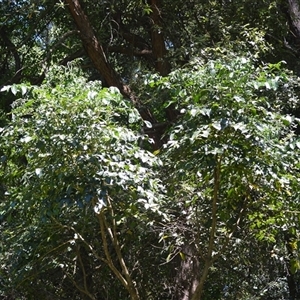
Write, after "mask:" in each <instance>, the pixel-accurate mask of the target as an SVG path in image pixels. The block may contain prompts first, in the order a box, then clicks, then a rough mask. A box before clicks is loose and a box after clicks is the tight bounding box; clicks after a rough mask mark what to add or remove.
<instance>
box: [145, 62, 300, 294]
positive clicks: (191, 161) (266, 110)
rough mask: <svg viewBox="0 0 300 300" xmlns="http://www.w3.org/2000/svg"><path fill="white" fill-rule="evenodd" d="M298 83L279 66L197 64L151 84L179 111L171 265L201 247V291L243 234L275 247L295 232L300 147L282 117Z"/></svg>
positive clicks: (171, 158)
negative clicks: (212, 270)
mask: <svg viewBox="0 0 300 300" xmlns="http://www.w3.org/2000/svg"><path fill="white" fill-rule="evenodd" d="M292 80H293V79H292V78H290V77H287V76H286V75H285V74H283V73H281V71H280V70H279V64H277V65H265V66H262V67H256V66H255V65H254V64H252V62H251V60H250V59H248V58H246V57H235V58H234V57H228V58H223V59H222V60H221V59H219V60H214V61H208V62H207V63H202V62H201V61H199V60H197V61H195V62H194V63H193V64H192V65H191V66H190V67H189V69H187V70H184V69H183V70H177V71H175V72H173V73H171V74H170V76H169V77H168V78H161V79H160V80H157V77H156V78H154V80H153V81H151V80H150V86H152V87H153V88H156V89H158V90H161V94H167V95H169V97H170V101H169V103H168V104H167V105H171V104H176V105H177V107H178V109H179V110H180V112H181V117H180V118H179V121H178V122H177V123H176V124H174V126H173V127H172V128H171V130H170V132H169V141H168V143H167V144H166V147H165V151H164V154H163V160H164V161H165V162H166V163H167V165H165V166H166V169H165V170H164V171H165V172H164V173H163V174H164V178H165V182H166V185H167V186H168V188H169V192H170V193H171V195H172V196H171V199H176V201H172V202H170V203H169V209H170V211H174V210H175V211H178V212H180V213H179V214H175V215H174V216H173V222H172V223H171V224H169V225H167V227H166V231H165V233H164V238H167V239H168V238H170V239H171V244H170V251H171V252H170V257H172V256H174V255H178V254H180V255H181V256H182V257H183V258H184V257H185V256H186V255H187V254H188V255H190V253H184V252H185V251H186V249H185V247H186V245H187V243H188V244H189V245H193V246H194V247H195V250H194V252H193V255H194V256H197V257H198V259H199V260H200V264H201V265H202V266H203V267H202V271H201V273H200V274H199V273H198V274H199V275H197V276H200V275H202V276H204V277H201V276H200V277H199V281H198V284H199V285H198V286H200V285H201V284H203V282H202V279H203V280H204V279H206V276H207V275H205V272H206V271H208V269H209V268H211V267H212V265H213V264H214V262H215V261H216V260H217V259H219V258H220V257H221V256H222V255H223V253H224V251H227V250H226V249H228V248H229V249H232V251H235V250H234V249H235V247H234V244H235V243H238V241H239V240H247V236H246V235H245V233H246V232H247V234H249V232H250V235H255V236H256V238H258V240H264V241H266V242H268V243H269V244H276V243H277V242H278V243H281V242H280V239H279V234H282V232H283V231H284V230H285V228H295V229H296V228H298V216H297V215H296V216H295V220H294V219H293V218H291V217H290V215H289V212H290V207H293V206H297V207H298V205H299V204H298V197H299V183H300V182H299V178H298V168H299V160H298V155H299V149H300V143H299V139H298V138H297V137H296V136H295V134H294V133H293V131H294V130H295V127H296V125H297V123H298V121H299V120H298V119H296V118H294V117H293V116H291V115H287V114H284V112H283V109H284V107H285V106H291V105H294V101H295V99H294V98H293V97H291V98H285V99H283V98H282V97H283V93H282V92H281V91H282V90H285V89H287V88H289V86H290V85H291V84H292ZM283 103H284V105H283ZM174 207H176V209H175V208H174ZM187 228H188V229H187ZM277 238H278V240H277ZM173 243H175V247H174V245H173ZM232 255H233V254H232V253H231V251H230V252H229V253H227V255H226V257H228V256H229V257H230V256H232ZM224 259H225V256H224ZM237 259H238V260H239V259H242V257H240V258H237ZM227 260H228V258H227ZM297 261H298V260H297ZM201 262H202V263H201ZM206 268H207V269H206ZM293 268H297V269H298V267H296V265H295V264H294V267H293ZM295 270H296V269H294V271H293V272H295ZM196 272H197V271H196ZM203 274H204V275H203ZM225 284H228V283H223V287H224V285H225ZM219 288H220V289H222V286H220V287H219ZM202 289H203V286H202V287H201V291H200V289H199V291H198V290H196V292H195V294H194V296H193V297H191V299H198V297H200V294H201V293H202ZM214 290H216V289H214ZM195 295H197V296H195ZM206 297H207V298H205V299H211V298H215V299H216V298H218V297H217V296H216V295H209V294H206Z"/></svg>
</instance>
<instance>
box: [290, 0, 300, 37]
mask: <svg viewBox="0 0 300 300" xmlns="http://www.w3.org/2000/svg"><path fill="white" fill-rule="evenodd" d="M288 10H289V16H290V21H291V25H292V26H291V27H292V30H293V33H294V34H295V36H296V37H297V38H298V39H299V38H300V7H299V1H298V0H288Z"/></svg>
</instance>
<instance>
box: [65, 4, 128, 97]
mask: <svg viewBox="0 0 300 300" xmlns="http://www.w3.org/2000/svg"><path fill="white" fill-rule="evenodd" d="M66 3H67V5H68V8H69V11H70V13H71V15H72V17H73V19H74V21H75V24H76V26H77V28H78V30H79V34H80V37H81V40H82V43H83V46H84V48H85V50H86V52H87V54H88V56H89V57H90V59H91V60H92V62H93V63H94V66H95V68H96V69H97V70H98V71H99V72H100V73H101V74H102V76H103V78H104V79H105V81H106V82H107V84H108V85H109V86H115V87H117V88H118V89H119V90H120V92H121V93H122V94H123V95H124V96H126V97H128V98H131V91H130V89H129V87H128V86H126V85H124V84H123V83H122V81H121V80H120V78H119V76H118V75H117V73H116V72H115V70H114V69H113V68H112V67H111V66H110V65H109V63H108V60H107V58H106V55H105V53H104V50H103V47H102V45H101V44H100V43H99V41H98V39H97V37H96V35H95V33H94V31H93V28H92V26H91V24H90V22H89V20H88V18H87V16H86V15H85V13H84V12H83V10H82V8H81V5H80V3H79V1H78V0H66Z"/></svg>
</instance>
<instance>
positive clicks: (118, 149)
mask: <svg viewBox="0 0 300 300" xmlns="http://www.w3.org/2000/svg"><path fill="white" fill-rule="evenodd" d="M74 73H76V70H74V69H71V70H68V69H65V68H58V69H57V68H53V70H52V71H51V72H50V73H49V79H48V80H47V81H46V82H45V83H44V84H43V85H42V86H41V87H34V86H33V87H25V86H24V85H21V86H10V87H6V88H4V89H10V90H11V91H12V92H13V93H22V95H23V96H22V98H20V99H19V100H17V101H16V102H15V104H14V109H13V111H12V122H11V123H10V124H9V125H8V126H6V127H4V128H2V132H1V152H2V157H1V169H2V171H1V182H2V184H4V187H5V201H3V202H1V219H2V225H1V227H2V237H3V239H5V240H6V242H7V245H9V247H8V248H6V250H5V252H4V255H3V257H1V260H2V263H3V265H4V268H3V270H7V272H9V273H10V274H11V275H12V274H14V275H13V277H12V278H9V279H8V280H9V281H11V282H10V283H9V281H7V282H5V285H6V284H7V286H8V287H11V288H12V290H14V289H16V290H18V287H19V286H20V287H21V291H22V293H23V295H24V296H26V297H34V296H35V297H37V296H40V295H42V293H45V294H46V290H47V293H48V292H49V293H50V291H51V293H53V294H54V295H57V296H59V297H62V298H64V296H63V295H64V293H65V292H64V282H65V281H67V282H68V283H69V284H70V283H74V282H75V281H76V284H77V285H78V286H76V285H75V286H76V287H77V289H78V290H80V291H81V292H82V290H84V291H85V294H86V295H88V294H89V292H88V289H89V288H88V287H87V286H86V285H85V283H84V284H83V283H82V282H84V280H83V279H82V280H83V281H82V282H80V281H79V283H78V281H77V277H78V276H79V275H78V273H80V272H87V273H88V272H90V273H89V274H86V275H85V276H89V278H90V280H91V277H94V276H96V274H93V272H96V271H95V269H94V268H96V264H97V263H98V264H99V263H100V264H101V262H102V263H103V261H106V260H108V261H109V257H107V256H106V258H105V259H104V258H102V255H103V256H104V257H105V254H104V253H103V251H104V252H105V250H102V245H101V244H100V243H99V241H100V240H101V237H102V240H106V238H107V239H109V237H108V236H107V237H106V234H107V233H105V232H106V231H108V234H109V232H110V230H118V235H119V234H121V233H122V234H121V236H119V237H117V236H115V235H114V240H113V242H116V240H115V238H118V239H119V240H120V241H119V242H122V248H123V247H125V249H126V251H128V252H127V253H126V255H129V253H130V251H131V248H130V247H129V244H130V243H132V236H133V235H135V234H136V232H138V231H141V230H142V228H144V229H143V230H145V231H147V228H146V225H147V223H148V222H149V219H148V217H149V216H150V215H151V214H152V215H153V216H155V215H157V214H158V212H159V198H160V196H159V191H160V190H161V184H160V182H159V180H158V179H157V176H156V175H155V168H156V166H158V165H159V163H160V162H159V160H158V159H157V158H156V157H155V156H154V155H152V154H151V153H149V152H147V151H144V150H142V149H140V148H139V146H138V144H139V142H140V141H141V140H143V139H145V137H144V136H143V135H142V134H141V133H139V132H138V130H139V128H140V123H141V119H140V117H139V115H138V112H137V111H136V109H135V108H133V107H132V106H131V105H130V104H129V103H128V102H126V101H125V100H124V99H123V98H122V96H121V95H120V94H119V92H118V90H117V89H115V88H109V89H102V88H101V84H100V83H99V82H86V80H85V79H84V78H83V77H77V76H75V75H74ZM102 214H104V215H106V216H107V219H106V218H104V219H103V220H102V221H103V222H104V221H105V222H106V223H105V226H104V227H103V228H102V227H101V226H100V227H101V229H100V230H98V229H97V228H99V225H101V224H98V225H97V220H98V221H99V222H100V221H101V220H99V216H100V215H102ZM152 218H153V217H152ZM102 221H101V222H102ZM108 224H114V225H108ZM110 226H112V227H111V229H110ZM105 228H106V230H104V229H105ZM102 229H103V230H102ZM101 230H102V231H101ZM101 234H103V236H101ZM113 234H116V232H113ZM106 242H107V243H108V242H109V241H106ZM103 243H105V242H104V241H103ZM109 243H110V242H109ZM127 243H129V244H128V245H127ZM126 245H127V246H126ZM80 247H81V248H83V250H80ZM127 247H129V248H128V249H127ZM81 251H85V252H86V254H84V253H85V252H84V253H83V254H82V253H81ZM79 252H80V253H81V254H80V253H79ZM90 256H93V257H90ZM8 257H10V262H8V261H7V259H8ZM81 259H86V260H87V261H88V264H91V265H85V264H84V267H83V266H81V265H80V261H79V260H81ZM128 259H129V260H132V262H131V261H130V264H132V265H134V264H137V263H138V262H137V261H136V260H135V258H133V257H132V258H131V257H130V256H128ZM99 260H100V261H99ZM112 260H113V259H112ZM104 269H105V268H104ZM37 270H41V272H40V271H37ZM51 270H52V271H51ZM2 272H4V271H2ZM48 272H50V274H51V273H52V274H53V276H54V277H56V279H55V281H52V282H51V286H47V287H43V285H44V284H45V280H46V279H44V280H43V279H42V278H43V277H45V275H44V274H47V273H48ZM105 272H107V273H108V274H109V271H105ZM11 275H10V276H11ZM5 276H6V274H2V275H1V277H3V278H5ZM109 276H110V275H107V278H105V279H104V280H109ZM54 277H53V278H54ZM83 277H84V276H83ZM63 278H67V279H66V280H63ZM102 280H103V279H102ZM96 281H97V280H96ZM46 282H47V285H49V282H48V281H47V280H46ZM59 282H60V284H58V283H59ZM80 284H82V285H83V286H80ZM95 284H96V282H95ZM89 285H92V282H90V283H89ZM3 287H4V286H2V288H3ZM90 289H93V286H90ZM103 289H104V290H105V293H108V294H109V293H110V292H109V290H107V289H106V288H105V284H104V285H103ZM62 291H63V292H62ZM99 292H101V291H99ZM95 293H96V291H95ZM95 295H96V294H95ZM93 297H95V296H93ZM113 297H117V296H113ZM122 297H124V296H122Z"/></svg>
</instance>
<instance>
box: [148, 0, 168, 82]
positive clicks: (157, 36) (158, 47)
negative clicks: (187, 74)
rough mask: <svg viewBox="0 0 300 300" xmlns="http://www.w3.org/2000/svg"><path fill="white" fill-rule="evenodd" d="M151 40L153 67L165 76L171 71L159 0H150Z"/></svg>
mask: <svg viewBox="0 0 300 300" xmlns="http://www.w3.org/2000/svg"><path fill="white" fill-rule="evenodd" d="M150 4H151V9H152V13H151V21H152V26H151V42H152V52H153V56H154V58H155V69H156V71H157V72H158V73H159V74H160V75H162V76H166V75H168V74H169V73H170V71H171V65H170V63H169V62H168V60H167V59H166V54H167V49H166V45H165V39H164V35H163V26H162V17H161V12H160V7H161V0H151V3H150Z"/></svg>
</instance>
